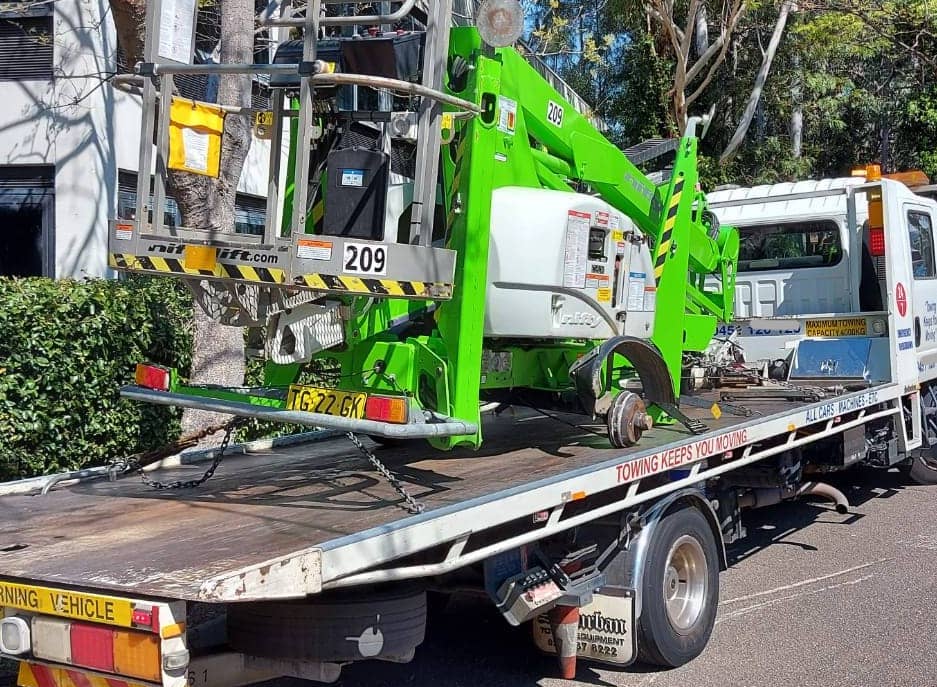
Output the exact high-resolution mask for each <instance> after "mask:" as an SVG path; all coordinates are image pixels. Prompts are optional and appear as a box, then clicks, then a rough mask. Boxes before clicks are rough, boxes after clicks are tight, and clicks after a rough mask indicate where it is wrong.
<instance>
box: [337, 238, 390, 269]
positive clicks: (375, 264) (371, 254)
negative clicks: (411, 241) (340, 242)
mask: <svg viewBox="0 0 937 687" xmlns="http://www.w3.org/2000/svg"><path fill="white" fill-rule="evenodd" d="M342 271H343V272H346V273H349V274H373V275H380V276H382V275H385V274H387V246H384V245H380V244H378V245H375V244H373V243H346V244H345V258H344V260H342Z"/></svg>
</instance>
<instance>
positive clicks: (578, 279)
mask: <svg viewBox="0 0 937 687" xmlns="http://www.w3.org/2000/svg"><path fill="white" fill-rule="evenodd" d="M591 221H592V215H591V214H590V213H588V212H577V211H576V210H570V211H569V217H568V219H567V220H566V254H565V256H564V259H563V286H566V287H570V288H574V289H582V288H585V286H586V261H587V260H588V257H589V224H590V222H591Z"/></svg>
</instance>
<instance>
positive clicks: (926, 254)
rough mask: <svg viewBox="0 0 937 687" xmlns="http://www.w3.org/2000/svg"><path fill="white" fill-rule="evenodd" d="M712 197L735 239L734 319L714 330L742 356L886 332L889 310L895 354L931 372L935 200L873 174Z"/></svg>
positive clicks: (936, 343)
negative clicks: (909, 355)
mask: <svg viewBox="0 0 937 687" xmlns="http://www.w3.org/2000/svg"><path fill="white" fill-rule="evenodd" d="M870 183H875V184H876V188H875V189H870V188H869V185H870ZM879 189H880V190H879ZM878 197H880V198H881V200H880V201H879V200H878ZM710 198H711V206H712V209H713V212H715V213H716V215H717V217H718V218H719V220H720V222H724V223H729V224H732V225H733V226H737V227H738V229H739V234H740V241H741V246H740V254H739V263H738V277H737V281H736V288H735V321H734V322H732V323H720V325H719V327H718V329H717V332H716V335H717V337H719V338H725V337H733V338H734V340H735V341H736V343H738V344H739V345H740V346H741V349H742V350H743V351H744V356H745V360H746V362H747V363H757V362H762V361H772V360H776V359H788V358H789V357H790V354H791V349H792V348H793V347H794V345H795V342H796V341H798V340H800V339H804V338H813V337H818V336H820V337H831V336H838V337H849V336H855V335H860V336H864V335H866V334H873V333H876V332H875V331H874V330H878V333H884V329H883V327H886V322H887V314H888V311H889V310H892V311H894V314H895V315H896V316H897V319H898V320H899V321H900V322H901V324H899V325H898V328H897V331H896V332H895V334H896V336H897V338H898V351H899V352H905V351H914V352H915V353H916V354H917V356H918V357H919V358H920V364H921V366H922V370H927V369H930V370H934V373H937V369H935V367H934V365H935V364H937V358H934V359H932V357H933V356H935V355H937V271H935V259H934V255H935V248H934V245H935V244H934V226H935V223H937V201H935V200H933V199H932V198H929V197H925V196H922V195H918V194H916V193H914V192H913V191H912V190H911V189H910V188H909V187H908V186H907V185H906V184H905V183H903V182H902V181H899V180H897V179H889V178H879V177H878V175H877V174H876V173H875V172H874V171H873V172H870V173H867V175H866V176H853V177H848V178H840V179H826V180H819V181H800V182H795V183H783V184H774V185H770V186H757V187H753V188H732V189H722V190H718V191H716V192H714V193H712V194H711V195H710ZM870 199H871V201H870ZM870 203H871V206H872V213H871V214H872V217H871V220H872V221H871V222H870ZM886 273H888V274H890V275H891V276H892V277H893V279H894V283H893V287H892V288H893V292H891V291H889V287H888V281H889V280H888V279H887V274H886ZM859 315H862V317H859Z"/></svg>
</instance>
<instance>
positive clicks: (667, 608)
mask: <svg viewBox="0 0 937 687" xmlns="http://www.w3.org/2000/svg"><path fill="white" fill-rule="evenodd" d="M641 594H642V596H641V617H640V618H638V620H637V622H636V628H635V630H636V637H637V642H638V660H640V661H643V662H644V663H650V664H653V665H659V666H665V667H668V668H676V667H677V666H681V665H683V664H684V663H688V662H689V661H692V660H693V659H694V658H696V657H697V656H699V655H700V653H702V651H703V649H704V648H705V647H706V644H707V642H709V637H710V635H711V634H712V630H713V625H714V624H715V621H716V607H717V605H718V602H719V554H718V552H717V550H716V541H715V539H714V538H713V533H712V530H711V529H710V527H709V523H708V522H707V521H706V517H705V516H704V515H703V514H702V513H700V511H699V510H697V509H696V508H691V507H686V508H681V509H680V510H675V511H672V512H670V513H668V514H667V515H666V516H664V518H663V520H661V521H660V523H658V525H657V527H656V529H655V530H654V532H653V537H652V539H651V541H650V543H649V544H648V551H647V559H646V562H645V566H644V576H643V579H642V582H641Z"/></svg>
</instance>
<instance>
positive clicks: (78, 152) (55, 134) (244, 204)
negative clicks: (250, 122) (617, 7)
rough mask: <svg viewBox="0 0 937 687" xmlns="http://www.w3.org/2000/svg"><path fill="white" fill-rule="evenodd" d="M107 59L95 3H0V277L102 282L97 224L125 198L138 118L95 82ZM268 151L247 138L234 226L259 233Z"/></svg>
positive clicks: (130, 198) (119, 95)
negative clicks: (0, 235) (249, 143)
mask: <svg viewBox="0 0 937 687" xmlns="http://www.w3.org/2000/svg"><path fill="white" fill-rule="evenodd" d="M117 62H118V46H117V39H116V33H115V30H114V26H113V22H112V20H111V18H110V9H109V6H108V2H107V0H54V1H53V0H48V1H45V2H42V1H36V0H30V1H28V2H22V3H20V2H0V232H2V233H3V239H2V241H0V276H47V277H56V278H64V277H73V278H81V277H100V276H108V275H109V269H108V267H107V223H108V220H109V219H110V218H113V217H115V216H117V212H118V211H119V210H125V209H126V208H128V207H132V206H133V205H134V203H135V193H136V191H135V179H136V173H137V157H138V155H139V140H140V116H141V115H140V106H139V101H138V99H137V98H136V97H135V96H132V95H130V94H127V93H124V92H123V91H120V90H118V89H116V88H113V87H112V86H111V85H110V84H109V83H108V82H107V76H108V75H109V74H113V73H114V72H115V71H116V69H117ZM268 155H269V148H268V144H267V143H266V142H264V141H260V140H256V139H255V140H254V142H253V144H252V146H251V152H250V154H249V156H248V160H247V164H246V165H245V169H244V172H243V173H242V175H241V183H240V186H239V191H240V193H239V197H238V212H237V215H238V230H240V231H256V230H258V229H260V228H262V224H263V212H264V195H265V194H266V181H267V159H268ZM166 210H167V212H168V213H170V214H175V212H176V211H175V208H174V204H173V203H172V201H171V200H170V201H169V202H168V206H167V208H166Z"/></svg>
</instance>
